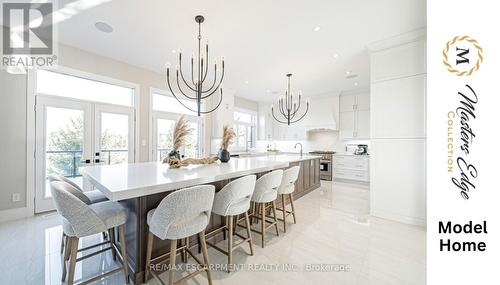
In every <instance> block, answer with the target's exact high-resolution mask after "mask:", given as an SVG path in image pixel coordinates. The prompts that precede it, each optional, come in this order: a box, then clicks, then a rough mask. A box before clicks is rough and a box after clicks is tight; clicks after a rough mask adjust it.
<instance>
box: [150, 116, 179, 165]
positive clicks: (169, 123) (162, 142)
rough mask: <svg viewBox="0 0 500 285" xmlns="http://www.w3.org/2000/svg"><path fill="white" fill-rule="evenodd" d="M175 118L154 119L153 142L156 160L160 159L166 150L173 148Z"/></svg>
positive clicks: (166, 152)
mask: <svg viewBox="0 0 500 285" xmlns="http://www.w3.org/2000/svg"><path fill="white" fill-rule="evenodd" d="M174 125H175V120H174V119H156V120H155V129H156V132H155V136H156V139H155V141H154V142H155V143H156V147H155V149H156V151H155V154H156V159H155V160H156V161H162V160H163V159H164V158H165V157H166V156H167V155H168V152H169V151H171V150H172V148H173V138H174V134H173V130H174Z"/></svg>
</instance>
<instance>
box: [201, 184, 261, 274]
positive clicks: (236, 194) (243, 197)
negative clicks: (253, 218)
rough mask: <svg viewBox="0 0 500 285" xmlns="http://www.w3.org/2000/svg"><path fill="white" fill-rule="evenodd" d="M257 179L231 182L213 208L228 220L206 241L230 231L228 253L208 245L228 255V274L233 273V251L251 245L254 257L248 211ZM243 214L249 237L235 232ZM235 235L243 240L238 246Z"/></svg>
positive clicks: (222, 191) (218, 197)
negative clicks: (222, 232) (246, 244)
mask: <svg viewBox="0 0 500 285" xmlns="http://www.w3.org/2000/svg"><path fill="white" fill-rule="evenodd" d="M256 179H257V177H256V176H255V175H248V176H245V177H241V178H238V179H236V180H234V181H231V182H229V183H228V184H227V185H226V186H224V187H223V188H222V189H221V190H220V191H219V192H217V194H215V200H214V205H213V207H212V212H213V213H215V214H217V215H219V216H221V217H225V218H226V223H225V225H223V226H222V227H220V228H218V229H215V230H213V231H212V232H210V233H207V235H206V236H207V237H206V239H211V238H214V237H216V236H217V233H219V232H220V231H224V232H225V231H228V239H229V240H228V248H227V251H225V250H224V249H222V248H220V247H218V246H216V245H215V244H213V243H211V242H207V244H208V245H209V246H211V247H213V248H214V249H216V250H218V251H220V252H221V253H223V254H225V255H227V264H228V267H227V272H230V271H231V268H232V266H233V265H232V259H233V251H234V249H236V248H238V247H239V246H241V245H243V244H244V243H247V242H248V244H249V247H250V255H253V247H252V236H251V234H250V219H249V217H248V209H250V198H251V197H252V194H253V191H254V189H255V180H256ZM241 214H245V218H244V219H245V226H242V227H244V228H246V231H247V236H246V237H244V236H242V235H240V234H239V233H237V232H236V231H234V229H235V227H236V226H237V225H238V217H239V215H241ZM234 219H236V224H235V225H233V220H234ZM233 235H236V236H238V237H239V238H241V239H242V241H240V242H239V243H238V244H236V245H235V244H234V242H233Z"/></svg>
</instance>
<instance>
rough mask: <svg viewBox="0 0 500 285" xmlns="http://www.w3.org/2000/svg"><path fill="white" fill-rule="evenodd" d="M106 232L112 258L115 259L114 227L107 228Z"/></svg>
mask: <svg viewBox="0 0 500 285" xmlns="http://www.w3.org/2000/svg"><path fill="white" fill-rule="evenodd" d="M108 233H109V241H110V242H111V244H110V245H111V252H112V254H113V260H115V261H116V250H115V247H114V246H113V244H115V229H114V228H112V229H109V230H108Z"/></svg>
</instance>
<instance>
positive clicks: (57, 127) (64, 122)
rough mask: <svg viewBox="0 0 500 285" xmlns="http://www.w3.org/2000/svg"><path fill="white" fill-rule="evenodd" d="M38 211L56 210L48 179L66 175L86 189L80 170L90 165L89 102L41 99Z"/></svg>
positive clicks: (38, 124)
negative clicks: (81, 167)
mask: <svg viewBox="0 0 500 285" xmlns="http://www.w3.org/2000/svg"><path fill="white" fill-rule="evenodd" d="M37 101H38V102H37V119H36V120H37V122H36V124H37V130H36V132H37V146H36V155H37V159H36V168H37V183H36V185H37V186H36V193H35V210H36V212H43V211H50V210H53V209H54V205H53V203H52V199H51V197H52V195H51V192H50V184H49V180H48V176H49V175H51V174H57V175H62V176H65V177H67V178H69V179H70V180H72V181H74V182H75V183H76V184H78V185H80V186H81V187H83V182H82V177H81V174H80V173H79V171H78V168H79V167H80V166H82V165H83V164H86V162H88V163H90V160H88V157H89V155H90V147H91V145H90V141H91V137H90V134H91V130H90V123H89V122H90V112H91V106H90V104H88V103H81V102H74V101H71V100H54V99H50V98H43V97H41V98H39V99H38V100H37Z"/></svg>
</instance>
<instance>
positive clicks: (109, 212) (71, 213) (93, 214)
mask: <svg viewBox="0 0 500 285" xmlns="http://www.w3.org/2000/svg"><path fill="white" fill-rule="evenodd" d="M50 185H51V187H50V189H51V192H52V197H53V198H54V204H55V206H56V209H57V212H58V213H59V214H60V215H61V216H62V217H63V231H64V234H65V235H66V236H67V237H68V241H67V242H66V249H65V252H64V262H63V263H64V265H63V276H62V280H63V282H64V280H65V277H66V271H67V269H66V262H69V269H68V283H67V284H68V285H72V284H73V282H74V280H73V279H74V275H75V266H76V263H77V262H79V261H82V260H83V259H86V258H89V257H91V256H94V255H96V254H100V253H102V252H105V251H107V250H113V251H114V252H118V248H117V247H116V245H115V244H114V241H113V240H110V241H107V242H104V243H101V244H97V245H94V246H90V247H87V248H82V249H80V250H79V249H78V241H79V240H80V238H83V237H86V236H90V235H94V234H98V233H101V232H104V231H107V230H109V229H114V228H115V227H118V232H119V235H120V247H121V254H120V261H121V263H122V266H120V267H118V268H116V269H113V270H110V271H107V272H105V273H103V274H101V275H98V276H95V277H92V278H90V279H88V280H85V281H82V282H80V283H79V284H88V283H92V282H95V281H97V280H100V279H101V278H103V277H105V276H108V275H111V274H114V273H116V272H118V271H121V270H123V273H124V275H125V282H126V283H127V284H128V283H129V275H128V260H127V245H126V242H125V233H124V224H125V222H126V221H127V210H126V209H125V208H123V207H122V206H121V205H120V204H119V203H117V202H111V201H108V202H101V203H96V204H92V205H87V204H85V203H84V202H82V201H81V200H80V199H79V198H77V197H75V196H74V195H73V194H72V193H71V192H70V191H72V190H73V189H71V188H74V187H73V186H71V185H70V184H68V183H66V182H62V181H54V182H51V183H50ZM107 243H109V244H110V246H109V247H107V248H104V249H101V250H99V251H95V252H93V253H90V254H87V255H84V256H81V257H79V258H77V253H78V252H81V251H86V250H88V249H91V248H94V247H96V246H99V245H104V244H107Z"/></svg>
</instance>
